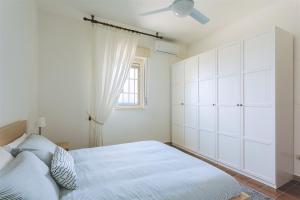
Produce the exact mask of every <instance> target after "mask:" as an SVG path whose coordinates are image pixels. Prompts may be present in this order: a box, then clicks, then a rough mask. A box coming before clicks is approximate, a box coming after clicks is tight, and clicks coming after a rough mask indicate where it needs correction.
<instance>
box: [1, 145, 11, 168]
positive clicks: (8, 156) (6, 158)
mask: <svg viewBox="0 0 300 200" xmlns="http://www.w3.org/2000/svg"><path fill="white" fill-rule="evenodd" d="M13 159H14V157H13V156H12V155H11V154H10V153H9V152H7V151H6V150H5V149H4V148H2V147H0V170H1V169H2V168H3V167H5V165H7V163H9V162H10V161H11V160H13Z"/></svg>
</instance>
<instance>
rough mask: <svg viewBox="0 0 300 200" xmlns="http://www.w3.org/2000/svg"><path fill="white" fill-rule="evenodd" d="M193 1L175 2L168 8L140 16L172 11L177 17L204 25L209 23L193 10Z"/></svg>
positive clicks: (182, 0)
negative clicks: (187, 18) (190, 18)
mask: <svg viewBox="0 0 300 200" xmlns="http://www.w3.org/2000/svg"><path fill="white" fill-rule="evenodd" d="M194 5H195V3H194V0H175V1H174V2H173V3H172V4H171V5H170V6H168V7H166V8H161V9H158V10H153V11H150V12H145V13H142V14H141V15H142V16H147V15H152V14H156V13H161V12H166V11H173V12H174V14H175V15H176V16H178V17H186V16H191V17H192V18H193V19H195V20H196V21H198V22H200V23H201V24H206V23H207V22H209V18H208V17H206V16H205V15H204V14H202V13H201V12H200V11H198V10H197V9H195V8H194Z"/></svg>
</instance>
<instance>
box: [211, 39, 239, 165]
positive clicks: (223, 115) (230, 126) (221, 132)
mask: <svg viewBox="0 0 300 200" xmlns="http://www.w3.org/2000/svg"><path fill="white" fill-rule="evenodd" d="M217 77H218V78H217V82H218V131H217V132H218V160H219V161H220V162H222V163H223V164H226V165H229V166H231V167H234V168H237V169H240V168H241V106H240V104H241V44H240V43H239V42H238V43H233V44H231V45H228V46H226V47H222V48H219V49H218V76H217Z"/></svg>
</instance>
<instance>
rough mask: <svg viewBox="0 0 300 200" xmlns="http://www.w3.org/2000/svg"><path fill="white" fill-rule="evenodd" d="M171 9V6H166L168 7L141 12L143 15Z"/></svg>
mask: <svg viewBox="0 0 300 200" xmlns="http://www.w3.org/2000/svg"><path fill="white" fill-rule="evenodd" d="M170 10H171V6H169V7H166V8H162V9H158V10H153V11H149V12H145V13H142V14H140V15H141V16H147V15H153V14H156V13H161V12H166V11H170Z"/></svg>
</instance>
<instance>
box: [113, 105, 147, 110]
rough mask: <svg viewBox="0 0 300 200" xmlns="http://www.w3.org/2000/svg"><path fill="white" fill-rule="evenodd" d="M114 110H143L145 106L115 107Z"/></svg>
mask: <svg viewBox="0 0 300 200" xmlns="http://www.w3.org/2000/svg"><path fill="white" fill-rule="evenodd" d="M113 109H114V110H144V109H145V106H144V105H142V106H116V107H114V108H113Z"/></svg>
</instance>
